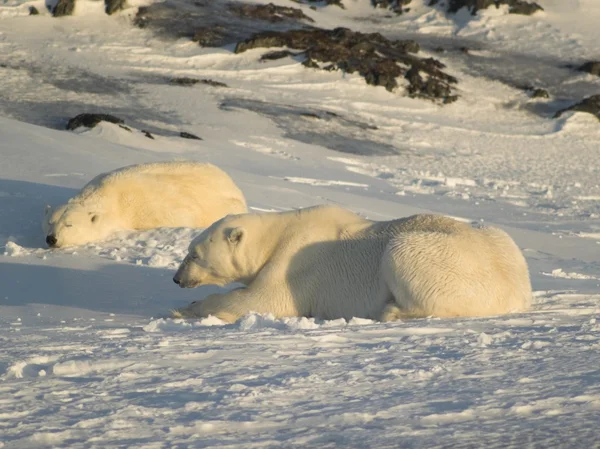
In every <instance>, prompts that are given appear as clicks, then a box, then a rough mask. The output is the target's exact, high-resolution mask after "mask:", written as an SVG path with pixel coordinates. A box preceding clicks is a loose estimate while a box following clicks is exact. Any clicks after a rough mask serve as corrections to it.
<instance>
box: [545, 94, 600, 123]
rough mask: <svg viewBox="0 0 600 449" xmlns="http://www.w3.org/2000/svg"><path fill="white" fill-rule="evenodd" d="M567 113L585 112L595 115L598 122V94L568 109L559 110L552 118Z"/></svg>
mask: <svg viewBox="0 0 600 449" xmlns="http://www.w3.org/2000/svg"><path fill="white" fill-rule="evenodd" d="M568 111H578V112H587V113H588V114H592V115H595V116H596V118H597V119H598V120H600V94H599V95H592V96H591V97H587V98H584V99H583V100H581V101H580V102H579V103H575V104H574V105H572V106H569V107H568V108H565V109H561V110H560V111H558V112H557V113H556V114H555V115H554V118H557V117H560V116H561V115H562V114H564V113H565V112H568Z"/></svg>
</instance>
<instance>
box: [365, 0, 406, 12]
mask: <svg viewBox="0 0 600 449" xmlns="http://www.w3.org/2000/svg"><path fill="white" fill-rule="evenodd" d="M411 1H412V0H371V5H373V7H374V8H385V9H389V10H391V11H394V12H395V13H396V14H402V13H404V12H408V8H404V7H405V6H406V5H408V4H410V2H411Z"/></svg>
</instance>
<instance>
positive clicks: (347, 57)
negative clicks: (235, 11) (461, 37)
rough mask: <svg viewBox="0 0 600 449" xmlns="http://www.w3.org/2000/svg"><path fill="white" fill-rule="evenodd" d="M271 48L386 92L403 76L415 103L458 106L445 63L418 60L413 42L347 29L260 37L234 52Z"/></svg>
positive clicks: (453, 81) (298, 31)
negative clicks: (428, 101) (288, 50)
mask: <svg viewBox="0 0 600 449" xmlns="http://www.w3.org/2000/svg"><path fill="white" fill-rule="evenodd" d="M268 47H288V48H291V49H294V50H301V53H299V54H303V56H304V57H305V61H304V63H303V64H304V65H305V66H307V67H313V68H321V69H324V70H336V69H339V70H343V71H344V72H348V73H355V72H357V73H359V74H360V75H361V76H362V77H363V78H364V79H365V81H366V82H367V83H368V84H371V85H375V86H383V87H385V88H386V89H387V90H389V91H393V90H394V89H395V88H396V87H397V86H398V82H397V78H398V77H400V76H403V77H404V78H405V79H406V80H407V81H408V83H409V86H408V93H409V95H410V96H412V97H423V98H429V99H440V100H442V101H443V102H444V103H448V102H451V101H454V100H456V96H455V95H453V93H452V88H451V84H455V83H456V82H457V81H456V79H455V78H454V77H452V76H450V75H448V74H446V73H444V72H442V70H441V69H443V68H444V65H443V64H442V63H441V62H439V61H437V60H435V59H433V58H429V59H423V58H419V57H418V56H416V55H414V54H413V53H417V52H418V51H419V45H418V44H417V43H416V42H415V41H412V40H406V41H392V40H388V39H386V38H385V37H383V36H382V35H381V34H379V33H368V34H365V33H359V32H354V31H351V30H349V29H347V28H336V29H334V30H321V29H311V30H290V31H285V32H263V33H257V34H256V35H254V36H253V37H252V38H250V39H247V40H245V41H242V42H240V43H238V45H237V46H236V49H235V52H236V53H242V52H244V51H246V50H249V49H252V48H268ZM288 54H290V53H283V52H278V53H277V54H275V55H273V53H271V54H270V55H269V54H267V55H268V58H271V59H273V56H278V57H284V56H287V55H288ZM268 58H267V59H268Z"/></svg>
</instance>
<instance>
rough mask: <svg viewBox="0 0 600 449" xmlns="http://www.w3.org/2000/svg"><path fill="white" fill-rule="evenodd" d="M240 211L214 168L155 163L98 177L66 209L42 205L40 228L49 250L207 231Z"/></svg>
mask: <svg viewBox="0 0 600 449" xmlns="http://www.w3.org/2000/svg"><path fill="white" fill-rule="evenodd" d="M246 210H247V209H246V201H245V199H244V195H243V194H242V192H241V191H240V189H239V188H238V187H237V186H236V185H235V183H234V182H233V180H232V179H231V178H230V177H229V176H228V175H227V174H226V173H225V172H224V171H222V170H221V169H219V168H218V167H216V166H214V165H211V164H207V163H199V162H158V163H151V164H140V165H133V166H129V167H124V168H120V169H118V170H115V171H112V172H109V173H103V174H101V175H98V176H97V177H95V178H94V179H93V180H92V181H90V182H89V183H88V184H87V185H86V186H85V187H83V189H82V190H81V191H80V192H79V193H78V194H77V195H76V196H75V197H73V198H71V199H70V200H69V201H68V202H67V203H66V204H63V205H61V206H58V207H56V208H50V207H49V206H48V207H47V208H46V213H45V216H44V220H43V223H42V227H43V230H44V235H45V238H46V242H47V243H48V245H49V246H51V247H63V246H73V245H81V244H85V243H88V242H94V241H98V240H103V239H106V238H107V237H109V236H110V235H111V234H113V233H114V232H115V231H119V230H136V229H150V228H157V227H183V226H185V227H207V226H209V225H210V224H211V223H213V222H214V221H216V220H218V219H219V218H221V217H223V216H225V215H227V214H237V213H243V212H246Z"/></svg>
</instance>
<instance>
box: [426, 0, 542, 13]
mask: <svg viewBox="0 0 600 449" xmlns="http://www.w3.org/2000/svg"><path fill="white" fill-rule="evenodd" d="M438 4H439V5H446V7H447V9H448V12H451V13H455V12H457V11H458V10H459V9H461V8H467V9H468V10H469V12H470V13H471V14H473V15H475V14H477V11H479V10H480V9H487V8H489V7H490V6H492V5H494V6H495V7H496V8H499V7H500V5H508V12H509V13H510V14H524V15H531V14H533V13H535V12H537V11H543V10H544V8H542V7H541V6H540V5H538V4H537V3H534V2H527V1H524V0H431V1H430V2H429V6H434V5H438Z"/></svg>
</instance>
